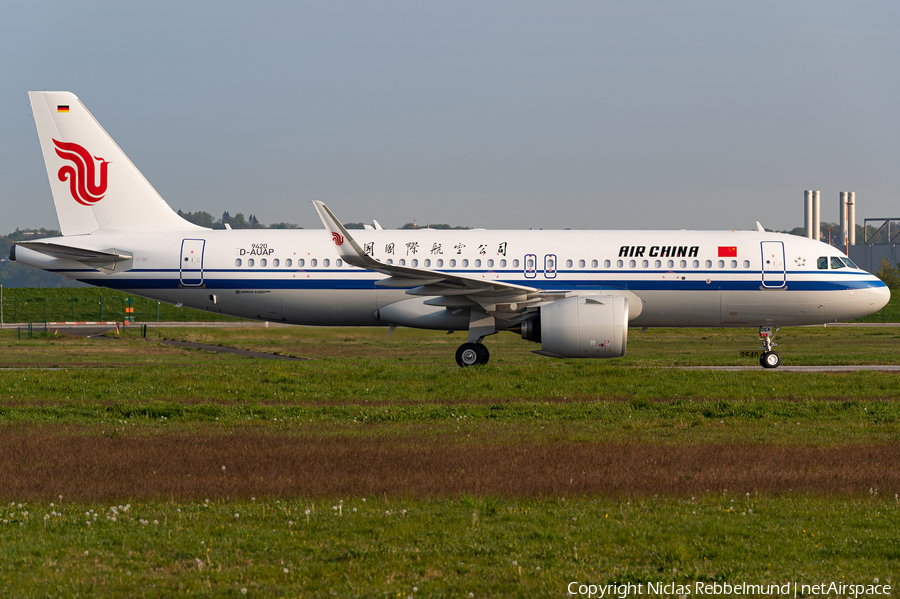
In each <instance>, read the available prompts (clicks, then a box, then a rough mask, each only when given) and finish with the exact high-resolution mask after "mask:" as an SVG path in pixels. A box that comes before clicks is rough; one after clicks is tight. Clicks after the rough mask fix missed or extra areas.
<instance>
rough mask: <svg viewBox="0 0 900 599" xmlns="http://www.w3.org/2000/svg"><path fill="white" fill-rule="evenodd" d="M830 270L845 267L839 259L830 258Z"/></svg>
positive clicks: (835, 257)
mask: <svg viewBox="0 0 900 599" xmlns="http://www.w3.org/2000/svg"><path fill="white" fill-rule="evenodd" d="M831 268H832V269H838V268H847V265H846V264H844V261H843V260H841V259H840V258H838V257H837V256H832V257H831Z"/></svg>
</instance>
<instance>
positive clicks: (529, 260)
mask: <svg viewBox="0 0 900 599" xmlns="http://www.w3.org/2000/svg"><path fill="white" fill-rule="evenodd" d="M525 264H526V265H527V267H528V270H531V269H532V268H534V260H532V259H531V258H529V259H528V260H527V261H526V262H525Z"/></svg>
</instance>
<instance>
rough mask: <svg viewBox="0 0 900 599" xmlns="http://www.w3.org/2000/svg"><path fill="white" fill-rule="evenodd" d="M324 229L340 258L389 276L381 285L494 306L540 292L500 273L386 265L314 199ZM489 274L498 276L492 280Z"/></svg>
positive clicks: (326, 207) (417, 293)
mask: <svg viewBox="0 0 900 599" xmlns="http://www.w3.org/2000/svg"><path fill="white" fill-rule="evenodd" d="M313 205H314V206H315V207H316V211H317V212H318V213H319V218H321V219H322V224H323V225H325V230H326V231H328V232H329V233H330V234H331V238H332V240H333V241H334V245H335V247H336V248H337V251H338V254H340V256H341V259H342V260H343V261H344V262H347V263H348V264H352V265H353V266H358V267H359V268H364V269H366V270H371V271H373V272H378V273H381V274H384V275H388V278H387V279H383V280H381V281H378V282H377V283H376V285H378V286H379V287H407V288H409V287H412V288H413V289H409V290H408V291H407V293H409V294H410V295H434V296H460V295H461V296H469V297H471V299H473V300H474V301H475V302H477V303H479V304H482V305H485V306H491V305H495V304H496V303H498V300H500V299H503V298H512V297H522V296H528V295H530V294H535V293H538V290H537V289H536V288H534V287H526V286H524V285H516V284H513V283H505V282H503V281H500V280H499V277H500V275H496V274H493V275H492V274H490V273H485V274H484V275H482V276H477V277H474V276H473V277H470V276H466V275H460V274H456V273H446V272H440V271H436V270H427V269H424V268H412V267H409V266H398V265H396V264H385V263H384V262H379V261H378V260H375V259H374V258H372V257H371V256H369V255H368V254H366V253H365V252H364V251H363V249H362V247H360V245H359V244H358V243H357V242H356V240H355V239H353V237H352V236H351V235H350V233H348V232H347V229H345V228H344V225H342V224H341V222H340V221H339V220H338V219H337V217H336V216H335V215H334V213H333V212H331V210H329V209H328V206H326V205H325V204H323V203H322V202H319V201H316V200H314V201H313ZM489 276H494V277H496V278H494V279H490V278H488V277H489Z"/></svg>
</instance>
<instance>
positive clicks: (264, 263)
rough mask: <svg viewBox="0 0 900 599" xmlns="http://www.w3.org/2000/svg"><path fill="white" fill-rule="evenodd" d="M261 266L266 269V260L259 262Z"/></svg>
mask: <svg viewBox="0 0 900 599" xmlns="http://www.w3.org/2000/svg"><path fill="white" fill-rule="evenodd" d="M259 265H260V266H262V267H265V265H266V259H265V258H263V259H262V260H260V261H259Z"/></svg>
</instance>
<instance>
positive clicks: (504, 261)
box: [500, 260, 506, 268]
mask: <svg viewBox="0 0 900 599" xmlns="http://www.w3.org/2000/svg"><path fill="white" fill-rule="evenodd" d="M500 268H506V260H501V261H500Z"/></svg>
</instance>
